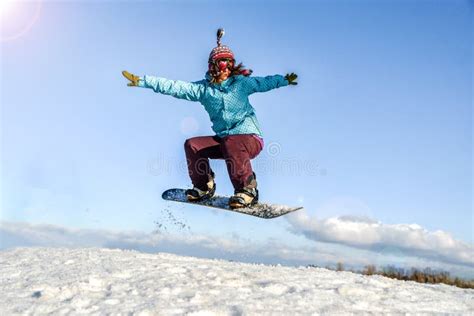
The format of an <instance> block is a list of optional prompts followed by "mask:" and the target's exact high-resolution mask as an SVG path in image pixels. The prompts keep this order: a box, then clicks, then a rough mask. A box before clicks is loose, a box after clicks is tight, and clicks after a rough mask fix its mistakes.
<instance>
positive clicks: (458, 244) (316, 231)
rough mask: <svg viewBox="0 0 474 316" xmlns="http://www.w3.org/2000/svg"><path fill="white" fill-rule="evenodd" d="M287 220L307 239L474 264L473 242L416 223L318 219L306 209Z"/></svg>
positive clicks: (293, 230)
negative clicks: (429, 229) (390, 223)
mask: <svg viewBox="0 0 474 316" xmlns="http://www.w3.org/2000/svg"><path fill="white" fill-rule="evenodd" d="M287 219H288V221H289V223H290V224H291V229H290V230H291V231H292V232H293V233H295V234H301V235H304V236H305V237H306V238H308V239H310V240H314V241H321V242H328V243H337V244H342V245H346V246H350V247H354V248H358V249H365V250H372V251H385V252H395V253H401V254H404V255H406V256H413V257H421V258H425V259H426V258H427V259H434V260H438V261H442V262H445V263H450V264H458V265H465V266H468V267H474V247H473V245H470V244H468V243H464V242H462V241H459V240H455V239H454V238H453V237H452V236H451V235H450V234H448V233H446V232H444V231H441V230H437V231H434V232H430V231H428V230H426V229H424V228H422V227H421V226H419V225H417V224H396V225H388V224H383V223H381V222H378V221H375V220H372V219H370V218H366V217H354V216H343V217H331V218H327V219H322V220H318V219H316V218H310V217H309V216H308V214H307V213H305V212H297V213H295V214H292V215H290V216H288V217H287Z"/></svg>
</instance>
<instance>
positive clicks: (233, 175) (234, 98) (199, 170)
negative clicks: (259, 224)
mask: <svg viewBox="0 0 474 316" xmlns="http://www.w3.org/2000/svg"><path fill="white" fill-rule="evenodd" d="M223 35H224V30H223V29H219V30H218V31H217V46H216V47H214V48H213V49H212V51H211V53H210V54H209V60H208V64H209V68H208V71H207V72H206V76H205V79H204V80H200V81H197V82H184V81H179V80H169V79H165V78H159V77H154V76H148V75H147V76H143V77H139V76H136V75H134V74H131V73H129V72H127V71H123V72H122V74H123V75H124V76H125V77H126V78H127V79H128V80H130V83H129V84H128V86H138V87H143V88H151V89H153V90H154V91H155V92H157V93H162V94H166V95H171V96H173V97H176V98H179V99H186V100H189V101H198V102H200V103H201V104H202V105H203V106H204V108H205V110H206V111H207V112H208V114H209V117H210V119H211V122H212V123H213V125H212V129H213V131H214V132H215V133H216V135H213V136H199V137H193V138H189V139H187V140H186V141H185V143H184V150H185V153H186V158H187V166H188V172H189V176H190V178H191V181H192V184H193V188H192V189H189V190H186V196H187V199H188V200H189V201H200V200H203V199H207V198H210V197H212V196H213V195H214V193H215V191H216V183H215V181H214V177H215V175H214V172H213V171H212V170H211V168H210V165H209V158H210V159H225V161H226V166H227V171H228V173H229V177H230V179H231V181H232V184H233V186H234V195H233V196H232V197H231V198H230V199H229V206H230V207H231V208H242V207H248V206H251V205H254V204H255V203H257V201H258V190H257V179H256V175H255V173H254V172H253V170H252V166H251V163H250V160H251V159H253V158H255V157H256V156H257V155H258V154H259V153H260V152H261V150H262V149H263V146H264V144H263V139H262V132H261V130H260V127H259V123H258V121H257V117H256V115H255V112H254V108H253V107H252V105H251V104H250V103H249V99H248V96H249V95H250V94H252V93H255V92H266V91H269V90H272V89H275V88H280V87H284V86H287V85H296V84H297V82H296V78H297V75H296V74H294V73H290V74H287V75H286V76H284V77H283V76H281V75H273V76H266V77H253V76H250V75H251V73H252V70H249V69H244V67H243V65H242V63H239V64H238V65H236V63H235V58H234V53H233V52H232V51H231V49H230V48H229V47H228V46H225V45H222V44H221V38H222V36H223Z"/></svg>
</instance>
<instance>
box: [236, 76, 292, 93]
mask: <svg viewBox="0 0 474 316" xmlns="http://www.w3.org/2000/svg"><path fill="white" fill-rule="evenodd" d="M295 79H296V78H295ZM289 84H295V82H294V79H293V80H291V81H290V80H289V78H288V75H287V76H286V77H283V76H282V75H273V76H266V77H246V78H245V85H246V87H247V89H248V93H249V94H252V93H256V92H267V91H270V90H272V89H276V88H280V87H285V86H287V85H289Z"/></svg>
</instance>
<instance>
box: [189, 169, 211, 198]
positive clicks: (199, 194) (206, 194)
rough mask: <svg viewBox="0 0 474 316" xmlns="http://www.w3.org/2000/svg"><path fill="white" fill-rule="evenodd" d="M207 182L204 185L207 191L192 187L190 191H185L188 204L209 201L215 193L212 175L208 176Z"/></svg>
mask: <svg viewBox="0 0 474 316" xmlns="http://www.w3.org/2000/svg"><path fill="white" fill-rule="evenodd" d="M208 177H209V181H208V182H207V183H206V185H207V190H201V189H199V188H198V187H196V186H194V187H193V188H192V189H188V190H186V198H187V199H188V201H190V202H198V201H202V200H205V199H210V198H211V197H213V196H214V194H215V193H216V183H215V181H214V173H213V172H211V174H209V175H208Z"/></svg>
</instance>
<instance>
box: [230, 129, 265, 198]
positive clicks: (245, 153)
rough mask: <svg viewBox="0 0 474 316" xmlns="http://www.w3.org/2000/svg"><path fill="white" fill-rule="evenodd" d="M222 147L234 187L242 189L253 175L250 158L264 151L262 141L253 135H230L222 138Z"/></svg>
mask: <svg viewBox="0 0 474 316" xmlns="http://www.w3.org/2000/svg"><path fill="white" fill-rule="evenodd" d="M221 148H222V150H221V151H222V154H223V155H224V158H225V160H226V165H227V171H228V173H229V177H230V180H231V181H232V185H233V186H234V189H236V190H239V189H242V188H243V187H245V186H246V185H248V184H249V179H250V176H252V175H253V170H252V165H251V163H250V159H253V158H255V157H256V156H257V155H258V154H259V153H260V152H261V151H262V145H261V143H260V142H259V141H258V140H257V139H256V138H255V136H253V135H249V134H241V135H229V136H226V137H224V138H222V140H221Z"/></svg>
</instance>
